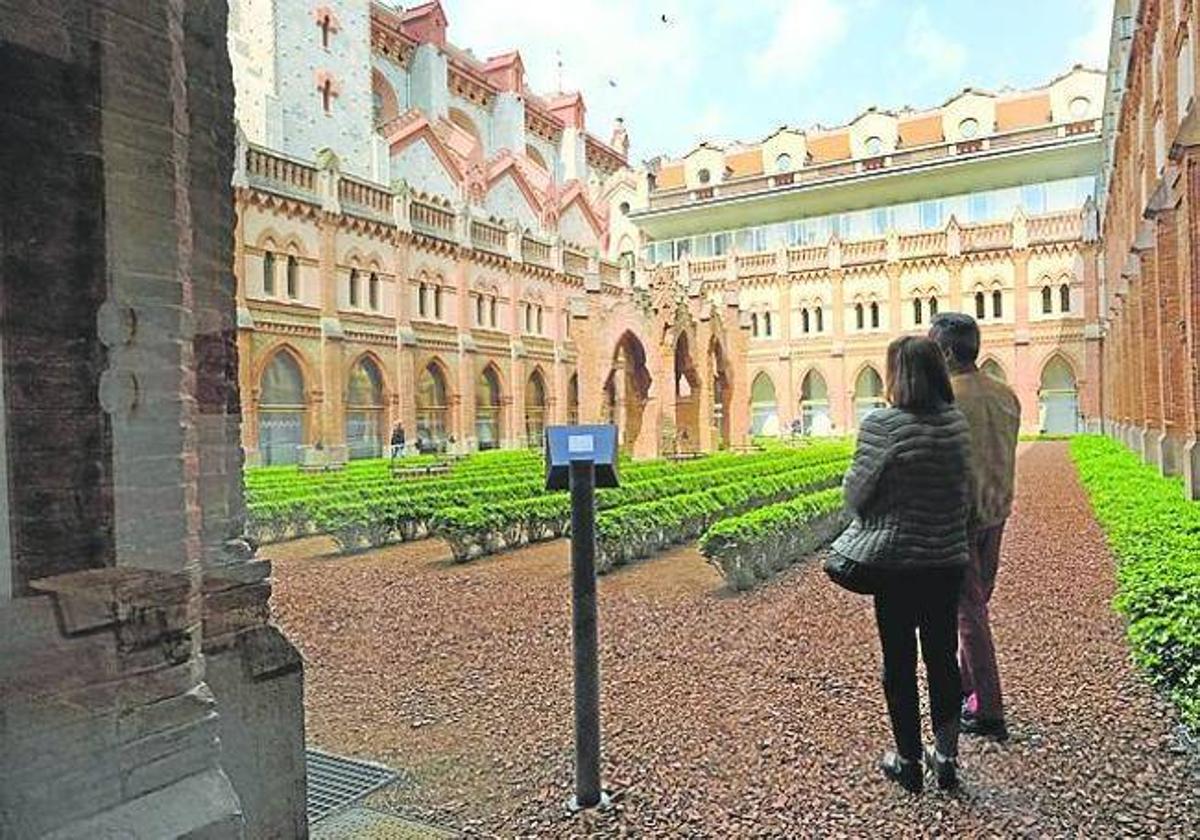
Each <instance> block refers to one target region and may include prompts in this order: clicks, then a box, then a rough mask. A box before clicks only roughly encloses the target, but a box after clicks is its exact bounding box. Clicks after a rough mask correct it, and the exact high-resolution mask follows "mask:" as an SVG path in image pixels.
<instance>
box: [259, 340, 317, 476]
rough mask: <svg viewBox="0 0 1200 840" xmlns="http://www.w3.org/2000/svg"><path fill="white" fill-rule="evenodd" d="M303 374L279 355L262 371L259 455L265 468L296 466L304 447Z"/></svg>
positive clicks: (290, 358)
mask: <svg viewBox="0 0 1200 840" xmlns="http://www.w3.org/2000/svg"><path fill="white" fill-rule="evenodd" d="M306 408H307V405H306V400H305V393H304V374H303V373H302V372H301V370H300V365H299V364H298V363H297V362H296V359H295V358H294V357H293V356H292V354H291V353H288V352H286V351H282V350H281V351H279V352H277V353H276V354H275V356H274V357H273V358H272V359H271V361H270V363H269V364H268V365H267V366H266V368H265V369H264V370H263V374H262V381H261V382H260V384H259V399H258V451H259V453H260V455H261V457H262V462H263V464H264V465H267V466H270V465H272V464H294V463H295V462H296V461H297V460H298V458H299V450H300V446H301V445H302V444H303V443H304V415H305V411H306Z"/></svg>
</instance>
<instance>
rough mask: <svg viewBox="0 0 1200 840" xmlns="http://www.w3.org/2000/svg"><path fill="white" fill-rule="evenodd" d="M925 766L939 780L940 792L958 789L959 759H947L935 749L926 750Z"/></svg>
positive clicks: (928, 748) (927, 748)
mask: <svg viewBox="0 0 1200 840" xmlns="http://www.w3.org/2000/svg"><path fill="white" fill-rule="evenodd" d="M925 766H926V767H927V768H929V773H930V774H931V775H932V776H933V778H934V779H936V780H937V786H938V789H939V790H954V789H955V788H956V787H958V759H957V758H947V757H946V756H944V755H941V754H939V753H938V751H937V750H936V749H934V748H933V747H926V748H925Z"/></svg>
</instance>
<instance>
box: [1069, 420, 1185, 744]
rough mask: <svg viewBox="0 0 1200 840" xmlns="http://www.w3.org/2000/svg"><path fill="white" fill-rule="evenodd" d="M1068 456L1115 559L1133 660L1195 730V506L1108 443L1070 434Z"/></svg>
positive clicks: (1176, 484)
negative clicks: (1070, 456) (1071, 436)
mask: <svg viewBox="0 0 1200 840" xmlns="http://www.w3.org/2000/svg"><path fill="white" fill-rule="evenodd" d="M1071 455H1072V457H1073V458H1074V459H1075V464H1076V467H1077V468H1078V470H1079V476H1080V479H1081V480H1082V481H1083V485H1084V487H1086V488H1087V491H1088V494H1089V495H1090V497H1091V501H1092V508H1093V509H1094V511H1095V513H1096V519H1097V520H1099V522H1100V525H1101V526H1102V527H1103V528H1104V531H1105V534H1106V535H1107V537H1108V544H1109V547H1110V548H1111V549H1112V552H1113V554H1114V555H1115V556H1116V558H1117V562H1118V565H1117V597H1116V607H1117V609H1118V610H1120V611H1121V612H1122V613H1123V614H1124V615H1125V616H1126V617H1127V618H1128V619H1129V629H1128V633H1129V641H1130V644H1131V646H1132V648H1133V654H1134V659H1135V660H1136V661H1137V663H1138V664H1139V665H1140V666H1141V667H1143V668H1145V669H1146V671H1147V672H1148V673H1149V674H1150V676H1151V678H1152V679H1153V680H1154V681H1155V682H1156V683H1157V684H1158V685H1161V686H1162V687H1163V688H1164V689H1166V691H1167V692H1168V693H1169V694H1170V696H1171V699H1172V700H1173V701H1174V702H1175V703H1176V704H1177V705H1178V707H1179V709H1180V712H1181V713H1182V717H1183V719H1184V721H1185V722H1186V723H1187V724H1188V725H1189V726H1191V727H1192V728H1193V729H1195V728H1200V503H1197V502H1191V501H1188V500H1187V499H1186V498H1184V496H1183V492H1182V488H1181V484H1180V481H1179V480H1178V479H1166V478H1163V477H1162V476H1160V475H1159V474H1158V471H1157V470H1155V469H1154V468H1153V467H1150V466H1147V465H1146V464H1143V463H1142V462H1141V460H1140V459H1139V458H1138V457H1137V456H1136V455H1134V454H1133V453H1132V452H1130V451H1129V450H1128V449H1126V448H1125V447H1123V446H1121V445H1120V444H1119V443H1116V442H1115V441H1112V440H1109V439H1108V438H1103V437H1097V436H1080V437H1076V438H1074V439H1073V440H1072V441H1071Z"/></svg>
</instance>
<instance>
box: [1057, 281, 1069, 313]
mask: <svg viewBox="0 0 1200 840" xmlns="http://www.w3.org/2000/svg"><path fill="white" fill-rule="evenodd" d="M1058 308H1059V311H1060V312H1070V311H1071V287H1070V286H1069V285H1067V284H1066V283H1063V284H1062V285H1061V286H1059V287H1058Z"/></svg>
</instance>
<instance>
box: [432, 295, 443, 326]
mask: <svg viewBox="0 0 1200 840" xmlns="http://www.w3.org/2000/svg"><path fill="white" fill-rule="evenodd" d="M433 317H434V318H436V319H437V320H439V321H440V320H442V287H441V286H434V287H433Z"/></svg>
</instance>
